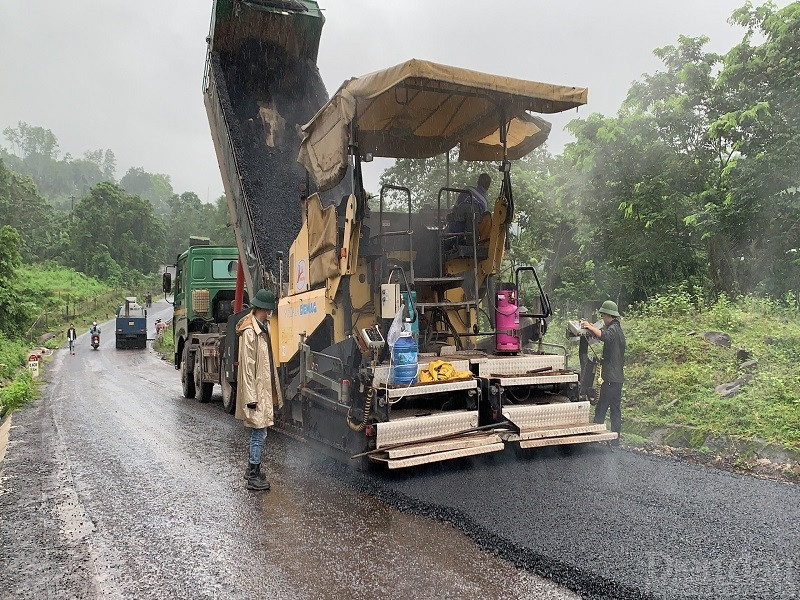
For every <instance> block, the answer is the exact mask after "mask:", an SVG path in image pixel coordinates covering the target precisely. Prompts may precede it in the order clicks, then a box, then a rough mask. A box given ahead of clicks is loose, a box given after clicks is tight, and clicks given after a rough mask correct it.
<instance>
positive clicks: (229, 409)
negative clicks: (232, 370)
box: [219, 373, 236, 415]
mask: <svg viewBox="0 0 800 600" xmlns="http://www.w3.org/2000/svg"><path fill="white" fill-rule="evenodd" d="M219 386H220V387H221V388H222V408H224V409H225V412H226V413H228V414H229V415H232V414H233V413H235V412H236V386H235V385H233V384H232V383H231V382H230V381H228V378H227V377H225V374H224V373H223V374H222V380H221V381H220V384H219Z"/></svg>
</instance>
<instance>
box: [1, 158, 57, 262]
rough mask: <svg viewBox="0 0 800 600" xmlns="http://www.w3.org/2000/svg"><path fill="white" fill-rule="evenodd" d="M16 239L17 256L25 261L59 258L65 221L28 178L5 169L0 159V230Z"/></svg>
mask: <svg viewBox="0 0 800 600" xmlns="http://www.w3.org/2000/svg"><path fill="white" fill-rule="evenodd" d="M2 225H8V226H11V227H13V228H14V229H15V230H16V231H17V232H18V233H19V235H20V247H19V252H20V253H21V255H22V257H23V258H24V259H25V260H29V261H30V260H48V259H55V258H58V257H60V256H62V255H63V253H64V252H65V250H66V242H67V234H66V231H65V218H64V216H63V215H59V214H57V213H56V211H55V210H54V209H53V207H52V206H50V204H49V203H48V202H47V200H45V199H44V198H42V196H41V195H40V194H39V190H38V189H37V187H36V184H35V183H34V182H33V180H32V179H31V178H30V177H23V176H21V175H18V174H17V173H14V172H13V171H10V170H8V169H7V168H6V166H5V165H4V163H3V160H1V159H0V226H2Z"/></svg>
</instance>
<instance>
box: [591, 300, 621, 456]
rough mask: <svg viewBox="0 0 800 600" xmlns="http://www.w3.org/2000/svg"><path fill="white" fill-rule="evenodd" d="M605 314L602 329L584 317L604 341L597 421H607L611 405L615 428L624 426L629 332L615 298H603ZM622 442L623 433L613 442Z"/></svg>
mask: <svg viewBox="0 0 800 600" xmlns="http://www.w3.org/2000/svg"><path fill="white" fill-rule="evenodd" d="M598 312H599V313H600V314H601V315H602V317H603V328H602V329H598V328H597V327H595V326H594V325H592V324H591V323H589V321H581V326H582V327H583V328H585V329H587V330H588V331H589V332H590V333H591V334H592V335H593V336H595V337H596V338H598V339H599V340H600V341H601V342H603V358H602V361H603V362H602V365H603V371H602V372H603V383H602V385H601V386H600V400H599V401H598V402H597V406H596V407H595V410H594V422H595V423H605V420H606V412H607V411H608V409H609V408H610V409H611V431H614V432H616V433H617V434H619V433H620V431H621V430H622V407H621V405H622V382H623V380H624V377H623V374H622V370H623V363H624V361H625V333H624V332H623V331H622V326H621V325H620V323H619V316H620V315H619V311H618V310H617V305H616V303H614V302H612V301H611V300H606V301H605V302H603V306H601V307H600V310H599V311H598ZM612 444H614V445H619V437H617V439H616V440H614V441H613V442H612Z"/></svg>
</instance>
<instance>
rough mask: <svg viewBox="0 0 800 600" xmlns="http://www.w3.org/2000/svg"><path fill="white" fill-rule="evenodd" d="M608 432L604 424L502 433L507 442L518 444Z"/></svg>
mask: <svg viewBox="0 0 800 600" xmlns="http://www.w3.org/2000/svg"><path fill="white" fill-rule="evenodd" d="M605 431H606V426H605V424H603V423H599V424H597V423H589V424H588V425H587V424H586V423H576V424H573V425H568V426H565V427H542V428H540V429H528V430H526V431H524V432H522V433H519V434H517V433H510V432H509V433H502V434H500V435H501V437H502V438H503V439H504V440H505V441H507V442H518V441H520V440H536V439H542V438H551V437H563V436H567V435H578V434H584V433H602V432H605Z"/></svg>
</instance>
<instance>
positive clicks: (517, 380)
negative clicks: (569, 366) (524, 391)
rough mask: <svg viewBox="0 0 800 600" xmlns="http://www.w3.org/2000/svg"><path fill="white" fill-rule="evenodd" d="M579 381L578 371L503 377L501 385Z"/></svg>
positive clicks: (500, 381) (500, 380)
mask: <svg viewBox="0 0 800 600" xmlns="http://www.w3.org/2000/svg"><path fill="white" fill-rule="evenodd" d="M577 381H578V374H577V373H563V374H561V375H533V376H530V377H501V378H500V379H499V383H500V385H502V386H504V387H513V386H515V385H546V384H548V383H572V382H577Z"/></svg>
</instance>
